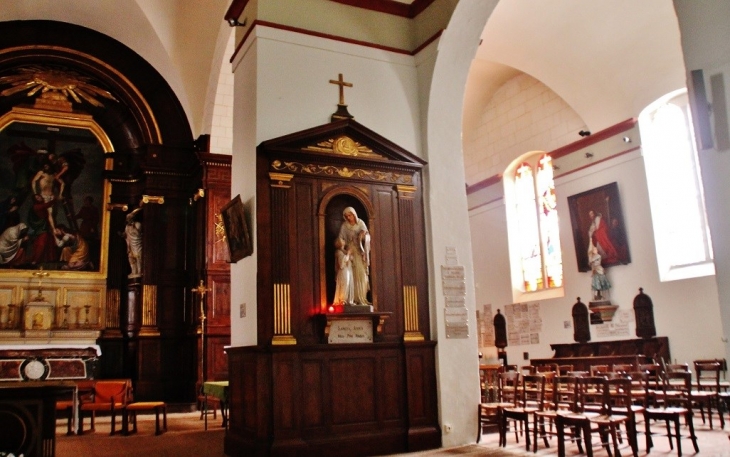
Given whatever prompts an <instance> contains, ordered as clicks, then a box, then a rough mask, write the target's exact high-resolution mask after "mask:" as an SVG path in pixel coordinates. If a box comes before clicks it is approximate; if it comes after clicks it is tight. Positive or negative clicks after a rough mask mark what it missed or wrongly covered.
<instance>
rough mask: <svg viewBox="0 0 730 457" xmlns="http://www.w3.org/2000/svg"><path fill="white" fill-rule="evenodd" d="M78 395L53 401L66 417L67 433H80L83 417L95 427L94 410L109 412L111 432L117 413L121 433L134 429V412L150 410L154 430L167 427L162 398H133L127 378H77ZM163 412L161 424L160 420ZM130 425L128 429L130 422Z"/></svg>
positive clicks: (114, 426)
mask: <svg viewBox="0 0 730 457" xmlns="http://www.w3.org/2000/svg"><path fill="white" fill-rule="evenodd" d="M76 387H77V399H76V401H74V400H73V399H66V400H60V401H58V402H56V410H57V411H59V412H62V413H63V414H65V416H66V418H67V420H68V426H67V434H69V435H70V434H73V433H74V432H76V433H78V434H83V433H84V432H85V430H84V417H88V418H89V420H90V422H91V428H90V430H89V431H95V430H96V424H95V421H96V414H97V413H100V412H104V413H109V415H110V416H111V432H110V433H109V434H110V435H114V434H115V433H116V424H117V417H119V418H120V419H121V427H122V433H123V434H124V435H128V434H130V433H136V432H137V413H138V412H143V411H152V412H154V413H155V434H156V435H160V434H161V433H163V432H164V431H167V405H166V404H165V402H162V401H149V402H135V401H133V391H132V382H131V381H130V380H129V379H113V380H79V381H76ZM160 415H162V420H163V422H162V426H161V424H160ZM75 417H78V419H79V423H78V430H73V427H72V424H73V422H74V418H75ZM130 424H131V425H132V430H131V432H130V429H129V426H130Z"/></svg>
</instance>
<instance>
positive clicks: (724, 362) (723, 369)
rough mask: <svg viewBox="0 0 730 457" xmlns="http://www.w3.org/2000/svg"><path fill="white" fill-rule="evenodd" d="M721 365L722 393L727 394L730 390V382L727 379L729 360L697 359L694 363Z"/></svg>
mask: <svg viewBox="0 0 730 457" xmlns="http://www.w3.org/2000/svg"><path fill="white" fill-rule="evenodd" d="M715 362H716V363H719V364H720V374H721V376H720V392H727V391H728V390H730V381H728V380H727V379H726V374H727V360H725V359H697V360H695V361H693V363H694V364H697V363H715Z"/></svg>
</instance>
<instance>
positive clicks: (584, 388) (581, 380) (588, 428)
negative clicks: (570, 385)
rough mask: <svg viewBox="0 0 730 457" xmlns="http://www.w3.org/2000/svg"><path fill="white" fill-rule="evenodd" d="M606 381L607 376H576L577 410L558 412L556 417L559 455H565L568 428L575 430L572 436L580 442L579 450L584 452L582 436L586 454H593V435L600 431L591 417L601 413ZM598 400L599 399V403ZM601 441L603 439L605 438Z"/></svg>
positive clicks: (589, 456)
mask: <svg viewBox="0 0 730 457" xmlns="http://www.w3.org/2000/svg"><path fill="white" fill-rule="evenodd" d="M604 383H605V378H603V377H591V376H582V377H576V392H577V394H576V401H577V403H576V408H575V411H574V412H572V413H570V414H558V415H556V417H555V429H556V434H557V436H558V455H559V456H564V455H565V429H566V428H570V429H571V430H573V433H572V437H573V438H574V440H575V441H576V442H577V444H578V450H579V451H580V452H581V453H583V450H582V449H581V448H580V446H581V436H582V437H583V440H584V441H585V448H586V450H585V452H586V454H587V455H588V457H592V456H593V444H592V439H591V435H592V434H593V433H594V432H596V431H598V429H597V428H595V427H593V426H592V424H591V421H590V418H591V417H595V416H597V415H598V414H600V411H601V410H602V409H603V397H604V395H603V390H604ZM583 392H585V393H586V395H585V396H584V395H583ZM596 401H598V403H597V404H596ZM596 406H597V408H596ZM596 409H597V410H596ZM601 441H603V439H602V440H601ZM609 452H610V450H609Z"/></svg>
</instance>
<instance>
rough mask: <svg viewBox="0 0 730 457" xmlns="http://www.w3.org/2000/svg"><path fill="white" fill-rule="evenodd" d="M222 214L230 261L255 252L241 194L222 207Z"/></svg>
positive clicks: (234, 261) (236, 260) (232, 261)
mask: <svg viewBox="0 0 730 457" xmlns="http://www.w3.org/2000/svg"><path fill="white" fill-rule="evenodd" d="M221 216H222V217H223V227H224V228H225V230H226V239H227V241H228V252H229V253H230V260H229V262H230V263H236V262H238V261H239V260H241V259H243V258H244V257H248V256H250V255H251V254H253V244H252V243H251V235H250V232H249V230H248V223H247V222H246V214H245V212H244V210H243V202H241V196H240V195H236V197H235V198H234V199H233V200H231V201H230V202H228V203H226V205H225V206H224V207H223V208H221Z"/></svg>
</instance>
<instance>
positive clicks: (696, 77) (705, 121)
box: [689, 70, 713, 151]
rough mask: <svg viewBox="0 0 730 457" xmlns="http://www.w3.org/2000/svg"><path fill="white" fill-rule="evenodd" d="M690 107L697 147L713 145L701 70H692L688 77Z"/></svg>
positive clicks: (703, 148) (708, 106) (708, 105)
mask: <svg viewBox="0 0 730 457" xmlns="http://www.w3.org/2000/svg"><path fill="white" fill-rule="evenodd" d="M689 95H690V101H689V104H690V107H691V109H692V123H693V124H694V129H695V137H696V139H697V149H698V150H700V151H704V150H706V149H710V148H712V146H713V142H712V127H711V125H710V104H709V103H708V101H707V94H706V92H705V78H704V75H703V73H702V70H692V71H691V72H690V79H689Z"/></svg>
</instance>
